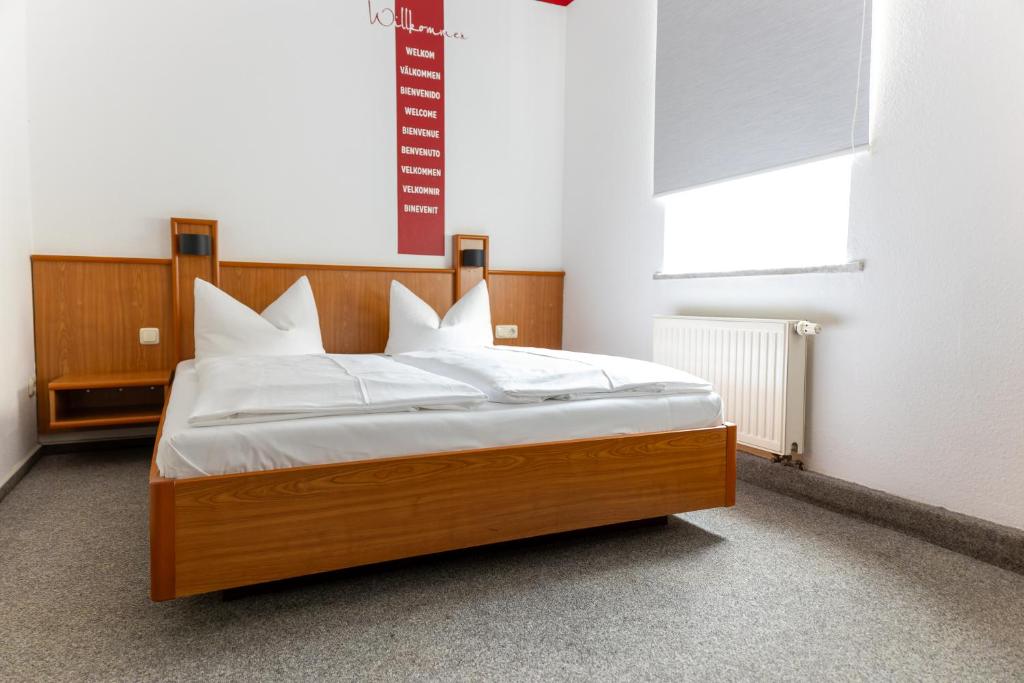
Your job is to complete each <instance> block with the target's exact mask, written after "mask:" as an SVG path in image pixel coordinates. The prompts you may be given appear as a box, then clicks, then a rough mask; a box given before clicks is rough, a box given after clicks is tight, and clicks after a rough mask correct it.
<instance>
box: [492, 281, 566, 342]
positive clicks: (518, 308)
mask: <svg viewBox="0 0 1024 683" xmlns="http://www.w3.org/2000/svg"><path fill="white" fill-rule="evenodd" d="M564 284H565V273H561V272H541V271H512V270H492V271H490V273H489V275H488V278H487V285H488V287H489V288H490V294H491V319H492V322H493V323H494V324H495V325H518V326H519V338H518V339H497V340H495V341H496V342H497V343H498V344H509V345H511V346H539V347H542V348H549V349H560V348H562V289H563V285H564Z"/></svg>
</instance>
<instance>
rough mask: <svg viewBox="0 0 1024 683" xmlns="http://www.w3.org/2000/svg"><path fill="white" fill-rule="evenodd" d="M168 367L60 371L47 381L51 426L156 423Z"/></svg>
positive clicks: (164, 390)
mask: <svg viewBox="0 0 1024 683" xmlns="http://www.w3.org/2000/svg"><path fill="white" fill-rule="evenodd" d="M170 374H171V373H170V370H155V371H146V372H119V373H106V374H88V375H62V376H60V377H58V378H57V379H55V380H53V381H52V382H50V384H49V387H48V388H49V390H50V428H51V429H78V428H85V427H116V426H122V425H139V424H156V423H157V422H159V421H160V414H161V412H163V407H164V399H165V397H166V395H167V389H168V385H169V379H170Z"/></svg>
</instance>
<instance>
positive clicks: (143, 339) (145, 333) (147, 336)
mask: <svg viewBox="0 0 1024 683" xmlns="http://www.w3.org/2000/svg"><path fill="white" fill-rule="evenodd" d="M139 343H140V344H142V345H144V346H151V345H153V344H159V343H160V328H159V327H140V328H139Z"/></svg>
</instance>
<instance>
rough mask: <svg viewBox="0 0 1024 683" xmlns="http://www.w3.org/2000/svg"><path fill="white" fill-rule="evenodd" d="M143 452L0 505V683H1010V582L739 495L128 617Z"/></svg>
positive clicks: (1021, 662)
mask: <svg viewBox="0 0 1024 683" xmlns="http://www.w3.org/2000/svg"><path fill="white" fill-rule="evenodd" d="M148 465H149V462H148V453H145V452H140V451H124V452H110V453H84V454H72V455H51V456H47V457H44V458H43V459H41V460H40V462H39V463H38V465H37V466H36V467H35V468H34V469H33V470H32V471H31V472H30V473H29V474H28V476H26V478H25V479H24V480H23V481H22V482H21V483H20V484H19V485H18V486H17V487H16V488H15V489H14V490H13V491H12V492H11V493H10V494H9V495H8V497H7V498H6V499H4V500H3V501H2V502H0V680H3V681H20V680H26V681H28V680H74V681H87V680H98V681H108V680H118V681H147V680H161V681H166V680H188V681H192V680H238V681H255V680H318V679H323V680H517V681H520V680H821V679H823V678H824V679H829V680H866V679H870V680H955V681H964V680H985V681H994V680H1005V681H1010V680H1015V681H1021V680H1024V576H1021V575H1019V574H1014V573H1011V572H1008V571H1005V570H1002V569H998V568H996V567H993V566H990V565H987V564H983V563H981V562H978V561H976V560H972V559H969V558H967V557H964V556H962V555H958V554H956V553H953V552H950V551H947V550H943V549H941V548H938V547H936V546H932V545H929V544H927V543H925V542H923V541H919V540H916V539H914V538H910V537H908V536H904V535H902V534H900V533H897V532H894V531H890V530H886V529H882V528H879V527H875V526H872V525H870V524H867V523H864V522H860V521H857V520H854V519H851V518H848V517H844V516H841V515H838V514H834V513H831V512H827V511H825V510H822V509H820V508H817V507H814V506H812V505H809V504H806V503H802V502H798V501H796V500H793V499H790V498H786V497H784V496H780V495H778V494H774V493H770V492H767V491H764V490H762V489H758V488H756V487H753V486H750V485H743V484H741V487H740V490H739V500H738V504H737V506H736V507H735V508H732V509H729V510H711V511H705V512H700V513H691V514H688V515H682V516H679V517H676V518H672V519H671V520H670V523H669V524H668V525H667V526H661V527H646V528H633V529H615V530H604V531H591V532H584V533H580V534H573V535H568V536H561V537H557V538H552V539H541V540H536V541H530V542H524V543H518V544H510V545H504V546H500V547H496V548H489V549H477V550H471V551H464V552H460V553H455V554H449V555H444V556H436V557H432V558H427V559H422V560H415V561H409V562H403V563H397V564H393V565H388V566H385V567H382V568H374V569H372V570H366V569H363V570H357V571H349V572H340V573H336V574H331V575H328V576H325V577H322V578H320V579H318V580H315V581H304V582H296V583H292V584H287V585H284V586H276V587H275V588H274V589H273V590H270V591H267V592H262V593H258V594H254V595H249V596H246V597H242V598H240V599H235V600H230V601H225V600H223V599H222V598H221V596H217V595H211V596H202V597H197V598H190V599H184V600H178V601H173V602H170V603H162V604H152V603H150V602H149V600H148V598H147V581H148V577H147V561H148V559H147V552H148V551H147V507H146V477H147V468H148Z"/></svg>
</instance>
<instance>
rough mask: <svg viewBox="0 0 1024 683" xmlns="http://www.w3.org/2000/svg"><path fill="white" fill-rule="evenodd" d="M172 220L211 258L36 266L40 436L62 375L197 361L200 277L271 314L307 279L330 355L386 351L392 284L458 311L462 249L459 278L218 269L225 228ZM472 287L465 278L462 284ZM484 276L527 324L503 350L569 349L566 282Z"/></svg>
mask: <svg viewBox="0 0 1024 683" xmlns="http://www.w3.org/2000/svg"><path fill="white" fill-rule="evenodd" d="M175 220H176V221H178V228H177V230H179V231H187V232H202V231H203V226H207V228H210V227H211V225H210V224H212V230H211V232H212V233H214V237H213V245H214V250H213V253H212V254H211V256H212V257H213V258H212V259H210V260H207V261H205V262H204V261H203V257H194V256H184V255H182V256H179V255H178V254H177V250H176V249H177V246H176V243H174V246H173V247H172V259H137V258H106V257H102V258H97V257H82V256H49V255H36V256H33V257H32V281H33V298H34V304H35V343H36V377H37V384H38V387H39V389H40V391H39V392H38V394H37V396H38V400H37V409H38V425H39V431H40V432H42V433H47V432H49V431H50V428H49V415H50V406H49V396H48V392H47V391H46V387H47V385H48V384H49V382H50V381H51V380H53V379H55V378H56V377H58V376H61V375H65V374H71V373H75V374H78V373H110V372H139V371H149V370H161V369H170V368H172V367H174V365H175V363H176V362H177V360H178V359H179V358H189V357H191V355H192V350H193V339H192V332H191V330H192V326H191V316H192V289H191V282H192V279H193V278H195V277H203V278H204V279H212V278H213V277H217V279H218V280H219V286H220V287H221V288H222V289H223V290H224V291H226V292H227V293H228V294H230V295H231V296H233V297H235V298H236V299H238V300H239V301H241V302H243V303H245V304H246V305H248V306H250V307H252V308H254V309H255V310H262V309H263V308H265V307H266V306H267V305H268V304H270V303H271V302H272V301H273V300H274V299H276V298H277V297H278V296H280V294H281V293H282V292H284V291H285V289H287V288H288V286H289V285H291V284H292V283H293V282H294V281H295V280H296V279H298V278H299V277H301V276H302V275H306V276H308V277H309V280H310V284H311V285H312V287H313V293H314V295H315V297H316V302H317V309H318V310H319V312H320V327H321V331H322V333H323V340H324V347H325V348H326V349H327V351H328V352H329V353H379V352H381V351H383V350H384V346H385V344H386V343H387V336H388V293H389V290H390V286H391V281H392V280H398V281H399V282H401V283H402V284H404V285H405V286H407V287H409V289H411V290H412V291H413V292H415V293H416V294H417V295H418V296H420V297H421V298H422V299H423V300H424V301H426V302H428V303H429V304H430V305H431V306H433V307H434V308H435V310H437V311H438V313H440V314H443V313H444V312H445V311H447V310H448V308H449V307H451V305H452V303H453V302H454V301H455V280H456V271H457V270H458V269H459V268H461V266H460V264H459V263H458V251H456V252H455V259H456V262H455V267H453V268H397V267H384V266H381V267H378V266H346V265H322V264H285V263H252V262H239V261H216V260H215V254H216V250H215V249H216V236H215V233H216V223H215V222H213V221H202V220H191V219H175ZM188 226H191V227H188ZM196 226H198V227H196ZM174 230H175V228H174V227H173V225H172V233H173V232H174ZM173 240H174V237H173V236H172V241H173ZM176 269H177V270H176ZM175 272H177V275H175ZM215 273H216V275H214V274H215ZM472 277H474V276H473V275H472V274H467V273H464V274H463V277H462V278H461V279H462V281H463V282H465V281H467V280H471V279H472ZM477 277H478V276H477ZM486 277H487V281H488V287H489V289H490V294H491V316H492V318H493V322H494V324H495V325H504V324H514V325H518V326H519V337H518V338H517V339H511V340H497V341H498V343H506V344H514V345H519V346H543V347H549V348H561V345H562V285H563V280H564V273H562V272H559V271H519V270H516V271H513V270H488V271H487V272H486ZM175 283H177V290H176V287H175ZM175 311H177V316H176V315H175ZM176 317H177V319H178V320H179V321H181V329H182V332H181V334H180V335H176V334H175V332H176V329H177V327H178V326H177V325H175V319H176ZM141 327H157V328H159V329H160V333H161V339H160V344H158V345H155V346H143V345H141V344H140V343H139V338H138V335H139V328H141Z"/></svg>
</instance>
